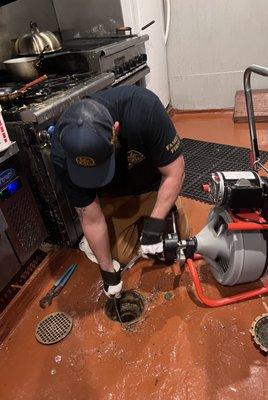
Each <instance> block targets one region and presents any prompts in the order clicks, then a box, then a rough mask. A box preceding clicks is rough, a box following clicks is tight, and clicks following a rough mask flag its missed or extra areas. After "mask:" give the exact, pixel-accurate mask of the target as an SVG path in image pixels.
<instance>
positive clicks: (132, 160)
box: [127, 150, 145, 169]
mask: <svg viewBox="0 0 268 400" xmlns="http://www.w3.org/2000/svg"><path fill="white" fill-rule="evenodd" d="M144 159H145V156H144V155H143V154H142V153H140V152H139V151H137V150H130V151H128V152H127V162H128V169H131V168H132V167H133V165H136V164H139V163H140V162H142V161H143V160H144Z"/></svg>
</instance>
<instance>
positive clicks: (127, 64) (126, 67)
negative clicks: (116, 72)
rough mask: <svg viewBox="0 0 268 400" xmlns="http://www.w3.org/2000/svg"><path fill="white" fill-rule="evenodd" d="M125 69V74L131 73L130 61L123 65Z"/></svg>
mask: <svg viewBox="0 0 268 400" xmlns="http://www.w3.org/2000/svg"><path fill="white" fill-rule="evenodd" d="M123 69H124V72H129V70H130V65H129V62H128V61H126V62H124V64H123Z"/></svg>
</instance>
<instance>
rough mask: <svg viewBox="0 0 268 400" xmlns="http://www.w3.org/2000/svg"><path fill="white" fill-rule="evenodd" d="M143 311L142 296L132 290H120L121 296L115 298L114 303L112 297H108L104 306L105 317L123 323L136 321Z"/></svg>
mask: <svg viewBox="0 0 268 400" xmlns="http://www.w3.org/2000/svg"><path fill="white" fill-rule="evenodd" d="M143 311H144V298H143V296H142V295H141V294H139V293H137V292H135V291H134V290H128V291H126V292H122V294H121V298H120V299H117V300H116V303H115V301H114V299H109V300H108V301H107V303H106V306H105V313H106V315H107V317H108V318H110V319H111V320H112V321H116V322H122V323H123V324H133V323H134V322H137V321H138V320H139V319H140V317H141V315H142V313H143ZM118 314H119V315H118ZM119 316H120V319H121V321H120V319H119Z"/></svg>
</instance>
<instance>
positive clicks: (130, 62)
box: [129, 58, 137, 69]
mask: <svg viewBox="0 0 268 400" xmlns="http://www.w3.org/2000/svg"><path fill="white" fill-rule="evenodd" d="M129 64H130V67H131V69H132V68H135V67H136V65H137V62H136V60H135V58H132V59H131V60H130V61H129Z"/></svg>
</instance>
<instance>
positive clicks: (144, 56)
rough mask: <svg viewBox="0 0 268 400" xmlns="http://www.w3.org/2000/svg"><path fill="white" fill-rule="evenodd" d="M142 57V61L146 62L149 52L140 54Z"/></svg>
mask: <svg viewBox="0 0 268 400" xmlns="http://www.w3.org/2000/svg"><path fill="white" fill-rule="evenodd" d="M140 59H141V62H142V63H145V62H146V61H147V54H146V53H142V54H140Z"/></svg>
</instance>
